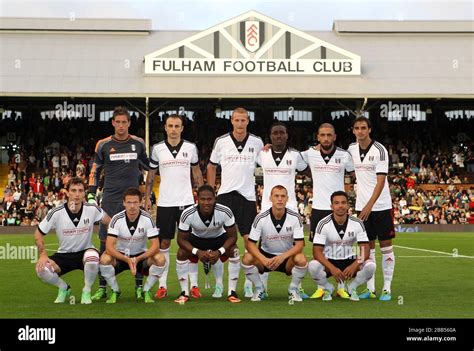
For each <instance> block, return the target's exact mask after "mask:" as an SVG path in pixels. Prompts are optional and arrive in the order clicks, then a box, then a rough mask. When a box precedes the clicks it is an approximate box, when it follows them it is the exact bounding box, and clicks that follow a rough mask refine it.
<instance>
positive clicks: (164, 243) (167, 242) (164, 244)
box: [160, 239, 171, 250]
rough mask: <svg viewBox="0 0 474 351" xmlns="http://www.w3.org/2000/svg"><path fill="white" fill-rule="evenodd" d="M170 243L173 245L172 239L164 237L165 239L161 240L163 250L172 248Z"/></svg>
mask: <svg viewBox="0 0 474 351" xmlns="http://www.w3.org/2000/svg"><path fill="white" fill-rule="evenodd" d="M170 245H171V240H168V239H163V240H161V242H160V248H161V250H166V249H169V248H170Z"/></svg>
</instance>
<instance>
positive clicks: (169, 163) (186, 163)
mask: <svg viewBox="0 0 474 351" xmlns="http://www.w3.org/2000/svg"><path fill="white" fill-rule="evenodd" d="M160 167H161V168H166V167H189V161H188V160H168V161H163V162H161V163H160Z"/></svg>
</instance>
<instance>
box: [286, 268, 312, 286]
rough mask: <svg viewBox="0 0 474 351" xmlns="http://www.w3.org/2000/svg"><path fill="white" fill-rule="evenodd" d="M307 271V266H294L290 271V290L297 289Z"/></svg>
mask: <svg viewBox="0 0 474 351" xmlns="http://www.w3.org/2000/svg"><path fill="white" fill-rule="evenodd" d="M307 270H308V264H306V265H305V266H304V267H300V266H294V267H293V268H292V269H291V283H290V289H295V288H298V287H299V285H300V284H301V281H302V280H303V278H304V276H305V274H306V271H307Z"/></svg>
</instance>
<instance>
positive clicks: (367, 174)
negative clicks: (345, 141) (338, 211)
mask: <svg viewBox="0 0 474 351" xmlns="http://www.w3.org/2000/svg"><path fill="white" fill-rule="evenodd" d="M352 131H353V133H354V135H355V136H356V138H357V142H355V143H353V144H351V145H350V146H349V149H348V151H349V152H350V154H351V155H352V159H353V161H354V167H355V174H356V179H357V199H356V211H358V212H359V219H361V220H362V221H364V225H365V228H366V229H367V235H368V236H369V240H370V242H369V244H370V258H371V259H372V260H373V261H374V262H375V239H377V238H378V240H379V243H380V251H382V269H383V277H384V284H383V291H382V295H381V296H380V300H381V301H390V300H391V298H392V296H391V284H392V278H393V271H394V268H395V255H394V253H393V247H392V239H393V238H394V237H395V229H394V227H393V218H392V199H391V197H390V190H389V187H388V181H387V173H388V152H387V149H385V147H384V146H383V145H382V144H380V143H378V142H376V141H375V140H372V139H371V138H370V132H371V127H370V121H369V120H368V119H367V118H365V117H357V118H356V119H355V121H354V124H353V126H352ZM375 297H376V295H375V274H374V276H373V277H372V278H371V279H370V280H369V281H368V282H367V289H366V290H364V291H363V292H362V294H361V295H360V298H364V299H367V298H375Z"/></svg>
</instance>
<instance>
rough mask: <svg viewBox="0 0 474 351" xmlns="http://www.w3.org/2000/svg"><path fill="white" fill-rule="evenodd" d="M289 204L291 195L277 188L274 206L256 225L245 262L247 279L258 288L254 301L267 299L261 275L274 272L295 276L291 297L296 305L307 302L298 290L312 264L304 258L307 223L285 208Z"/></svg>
mask: <svg viewBox="0 0 474 351" xmlns="http://www.w3.org/2000/svg"><path fill="white" fill-rule="evenodd" d="M287 201H288V192H287V190H286V189H285V187H284V186H281V185H276V186H274V187H273V188H272V189H271V203H272V206H271V207H270V209H268V210H266V211H263V212H262V213H260V214H259V215H258V216H257V217H256V218H255V220H254V222H253V225H252V231H251V232H250V235H249V240H248V241H247V246H246V248H247V250H248V252H247V253H246V254H245V255H244V257H243V259H242V267H243V268H244V271H245V275H246V276H247V277H248V278H249V279H250V280H251V281H252V283H254V285H255V293H254V295H253V297H252V301H261V300H263V299H264V298H265V292H264V286H263V282H262V281H261V279H260V276H259V275H258V273H263V272H271V271H278V272H282V273H285V274H286V275H291V276H292V278H291V283H290V286H289V287H288V294H289V297H290V299H291V300H293V301H298V302H301V301H303V299H302V298H301V296H300V293H299V290H298V286H299V284H300V283H301V280H302V279H303V278H304V276H305V274H306V270H307V269H308V262H307V261H306V256H305V255H304V254H303V248H304V232H303V220H302V219H301V217H300V215H299V214H298V212H295V211H293V210H290V209H288V208H286V207H285V205H286V203H287ZM258 242H260V245H259V247H257V243H258Z"/></svg>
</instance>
